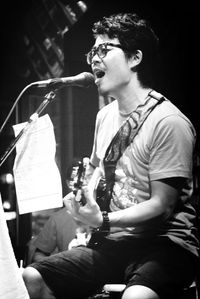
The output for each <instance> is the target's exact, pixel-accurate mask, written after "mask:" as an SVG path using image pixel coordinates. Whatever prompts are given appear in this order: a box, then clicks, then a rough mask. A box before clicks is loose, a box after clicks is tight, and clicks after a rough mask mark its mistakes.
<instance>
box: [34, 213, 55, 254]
mask: <svg viewBox="0 0 200 299" xmlns="http://www.w3.org/2000/svg"><path fill="white" fill-rule="evenodd" d="M33 245H34V246H35V247H36V248H38V249H40V250H42V251H43V252H45V253H49V254H51V253H52V252H53V251H54V250H55V248H56V224H55V221H54V219H53V218H52V217H51V216H50V218H49V219H48V220H47V222H46V223H45V225H44V227H43V229H42V230H41V231H40V233H39V234H38V236H37V237H36V239H35V241H34V243H33Z"/></svg>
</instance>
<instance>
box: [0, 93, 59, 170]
mask: <svg viewBox="0 0 200 299" xmlns="http://www.w3.org/2000/svg"><path fill="white" fill-rule="evenodd" d="M55 96H56V94H55V92H53V91H50V92H49V93H48V94H46V95H45V96H44V98H45V99H44V100H43V102H42V103H41V104H40V106H39V107H38V108H37V110H36V111H35V112H34V113H33V114H32V115H31V116H30V118H29V120H28V122H27V124H26V125H25V127H24V128H23V129H22V130H21V131H20V132H19V134H18V135H17V136H16V137H15V139H14V140H13V142H11V144H10V146H9V147H8V148H7V150H6V151H5V153H4V154H3V155H2V156H1V158H0V167H1V165H2V164H3V163H4V162H5V160H6V159H7V158H8V157H9V155H10V154H11V153H12V151H13V150H14V148H15V147H16V145H17V142H18V141H19V140H20V138H21V137H22V136H23V135H24V133H25V132H27V131H28V129H29V127H30V125H31V123H32V122H33V121H34V120H36V119H37V118H38V117H39V115H40V114H41V112H42V111H43V110H44V109H45V108H46V106H47V105H48V104H49V103H50V102H51V101H52V100H53V99H54V98H55Z"/></svg>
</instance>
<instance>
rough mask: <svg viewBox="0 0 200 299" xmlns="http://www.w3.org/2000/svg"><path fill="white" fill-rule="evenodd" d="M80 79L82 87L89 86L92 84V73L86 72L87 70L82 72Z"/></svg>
mask: <svg viewBox="0 0 200 299" xmlns="http://www.w3.org/2000/svg"><path fill="white" fill-rule="evenodd" d="M80 75H82V76H83V77H82V80H80V81H81V82H80V83H81V84H80V85H81V86H84V87H89V86H91V85H94V75H93V74H91V73H88V72H83V73H82V74H80Z"/></svg>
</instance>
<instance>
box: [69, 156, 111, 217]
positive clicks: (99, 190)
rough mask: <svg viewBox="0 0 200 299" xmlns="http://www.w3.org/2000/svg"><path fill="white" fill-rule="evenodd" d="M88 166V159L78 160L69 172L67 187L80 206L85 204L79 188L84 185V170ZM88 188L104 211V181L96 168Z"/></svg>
mask: <svg viewBox="0 0 200 299" xmlns="http://www.w3.org/2000/svg"><path fill="white" fill-rule="evenodd" d="M88 165H89V158H88V157H84V158H82V159H81V160H79V161H78V162H77V163H76V164H75V165H74V166H73V167H72V171H71V176H70V179H69V180H68V187H69V188H70V190H71V191H72V192H73V193H74V194H75V195H76V200H77V201H78V202H80V204H81V205H84V204H85V200H84V197H83V196H82V192H81V188H82V186H83V185H85V184H86V178H85V174H86V169H87V167H88ZM88 186H90V188H91V189H92V190H94V192H95V194H96V201H97V203H98V205H99V207H100V209H101V210H102V211H104V210H105V205H106V204H105V192H106V183H105V179H104V178H103V177H102V173H101V171H100V169H99V168H98V167H97V168H96V169H95V171H94V173H93V175H92V179H91V180H90V182H89V184H88Z"/></svg>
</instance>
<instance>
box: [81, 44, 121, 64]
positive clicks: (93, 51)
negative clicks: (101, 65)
mask: <svg viewBox="0 0 200 299" xmlns="http://www.w3.org/2000/svg"><path fill="white" fill-rule="evenodd" d="M107 46H111V47H116V48H120V49H123V47H122V46H121V45H120V44H113V43H109V42H107V43H102V44H100V45H98V47H93V48H92V49H91V50H90V51H89V52H88V53H87V54H85V55H86V58H87V63H88V64H89V65H91V64H92V58H93V57H94V56H95V55H96V54H97V55H98V56H99V58H100V59H102V58H104V57H105V56H106V55H107V53H108V52H109V51H110V50H112V49H108V48H107ZM101 48H102V49H101ZM99 49H101V50H103V52H101V54H100V53H99Z"/></svg>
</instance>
